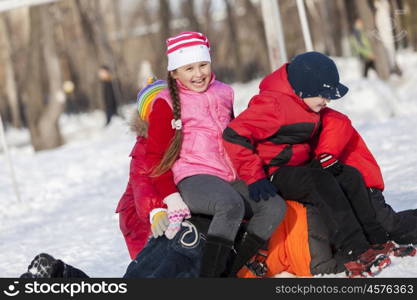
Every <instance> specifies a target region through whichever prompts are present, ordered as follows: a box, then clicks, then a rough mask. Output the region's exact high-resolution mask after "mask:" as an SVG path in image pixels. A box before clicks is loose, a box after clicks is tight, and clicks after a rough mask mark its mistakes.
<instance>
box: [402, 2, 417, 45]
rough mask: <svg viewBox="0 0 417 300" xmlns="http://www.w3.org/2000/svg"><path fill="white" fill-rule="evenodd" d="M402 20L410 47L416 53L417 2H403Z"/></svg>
mask: <svg viewBox="0 0 417 300" xmlns="http://www.w3.org/2000/svg"><path fill="white" fill-rule="evenodd" d="M404 19H405V25H406V32H407V38H408V40H409V43H410V46H411V47H412V48H413V49H414V50H415V51H417V1H416V0H405V1H404Z"/></svg>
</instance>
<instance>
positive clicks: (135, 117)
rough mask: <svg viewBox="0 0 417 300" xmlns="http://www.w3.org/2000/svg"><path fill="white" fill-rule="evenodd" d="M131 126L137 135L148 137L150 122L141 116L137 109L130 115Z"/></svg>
mask: <svg viewBox="0 0 417 300" xmlns="http://www.w3.org/2000/svg"><path fill="white" fill-rule="evenodd" d="M129 127H130V130H131V131H133V132H134V133H135V134H136V136H141V137H148V123H147V122H146V121H143V120H142V119H141V118H140V117H139V114H138V111H137V110H136V109H135V110H134V111H133V112H132V115H131V117H130V121H129Z"/></svg>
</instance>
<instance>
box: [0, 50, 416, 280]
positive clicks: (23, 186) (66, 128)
mask: <svg viewBox="0 0 417 300" xmlns="http://www.w3.org/2000/svg"><path fill="white" fill-rule="evenodd" d="M399 62H400V65H401V66H402V68H403V71H404V76H403V77H402V78H399V77H394V78H393V79H392V80H391V81H390V82H389V83H384V82H381V81H379V80H378V79H377V78H376V76H375V74H371V76H370V78H369V79H367V80H364V79H361V78H360V77H359V65H358V62H357V61H356V59H354V58H343V59H341V58H337V59H336V63H337V64H338V66H339V67H340V69H341V80H342V82H344V83H345V84H346V85H348V86H349V88H350V93H349V95H347V96H346V97H345V98H344V99H342V100H339V101H334V103H332V104H331V106H333V107H335V108H336V109H338V110H340V111H342V112H344V113H347V114H348V115H349V116H350V117H351V119H352V120H353V123H354V125H355V127H356V128H357V129H358V130H359V131H360V133H361V134H362V135H363V137H364V139H365V140H366V142H367V143H368V145H369V147H370V148H371V150H372V151H373V153H374V155H375V157H376V159H377V160H378V162H379V163H380V166H381V168H382V171H383V174H384V179H385V182H386V191H385V196H386V199H387V201H388V202H389V203H390V204H391V205H392V206H393V208H394V209H396V210H402V209H408V208H417V185H416V184H415V182H416V178H417V143H416V141H417V130H416V128H417V75H416V74H415V72H414V70H415V69H416V68H417V54H415V53H409V52H404V53H402V54H401V56H400V57H399ZM258 84H259V80H254V81H252V82H250V83H247V84H235V85H234V88H235V93H236V99H237V101H236V107H235V111H236V112H237V113H239V112H241V111H242V110H243V109H244V107H245V105H246V103H247V101H248V100H249V99H250V97H251V96H252V95H254V94H255V93H256V92H257V86H258ZM132 109H133V106H127V107H125V108H124V111H128V110H132ZM60 123H61V126H62V129H63V133H64V135H65V137H66V140H67V143H66V144H65V145H64V146H62V147H60V148H58V149H55V150H50V151H42V152H39V153H34V152H33V150H32V149H31V147H30V146H29V145H28V138H29V137H28V133H27V131H25V130H15V129H10V130H8V131H7V134H6V138H7V141H8V143H9V145H11V156H12V158H13V163H14V168H15V172H16V174H17V178H18V183H19V191H20V194H21V202H18V201H17V200H16V197H15V194H14V190H13V186H12V181H11V177H10V172H9V169H8V167H7V164H6V157H5V155H4V153H3V152H1V151H0V204H1V208H0V277H14V276H18V275H20V274H21V273H22V272H23V271H25V269H26V267H27V264H28V263H29V262H30V260H31V259H32V258H33V256H34V255H35V254H37V253H39V252H41V251H43V252H48V253H50V254H52V255H54V256H56V257H59V258H61V259H63V260H64V261H66V262H68V263H70V264H73V265H75V266H78V267H80V268H82V269H83V270H84V271H85V272H86V273H87V274H90V275H91V276H93V277H119V276H122V275H123V273H124V270H125V268H126V266H127V264H128V263H129V255H128V252H127V250H126V247H125V243H124V240H123V238H122V235H121V233H120V232H119V228H118V217H117V215H116V214H115V213H114V210H115V208H116V205H117V202H118V200H119V198H120V196H121V194H122V193H123V191H124V188H125V185H126V183H127V178H128V167H129V157H128V155H129V152H130V150H131V147H132V146H133V144H134V140H135V139H134V135H133V134H132V133H130V132H129V130H128V126H127V124H126V121H125V120H123V119H122V118H115V119H114V121H113V122H112V123H111V125H110V126H109V127H106V128H103V124H104V116H103V114H102V113H101V112H94V113H91V114H84V115H79V116H63V117H62V118H61V120H60ZM379 276H380V277H417V257H415V258H410V257H408V258H402V259H400V258H393V259H392V265H391V266H390V267H389V268H387V269H385V270H384V271H383V272H382V273H381V274H380V275H379Z"/></svg>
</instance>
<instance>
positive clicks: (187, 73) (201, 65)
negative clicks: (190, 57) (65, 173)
mask: <svg viewBox="0 0 417 300" xmlns="http://www.w3.org/2000/svg"><path fill="white" fill-rule="evenodd" d="M171 75H172V77H174V79H178V80H179V81H181V83H182V84H183V85H185V86H186V87H187V88H188V89H190V90H191V91H194V92H200V93H201V92H205V91H206V90H207V87H208V85H209V83H210V80H211V65H210V63H209V62H207V61H200V62H196V63H192V64H189V65H185V66H182V67H179V68H178V69H176V70H174V71H172V73H171Z"/></svg>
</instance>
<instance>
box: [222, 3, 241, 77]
mask: <svg viewBox="0 0 417 300" xmlns="http://www.w3.org/2000/svg"><path fill="white" fill-rule="evenodd" d="M224 3H225V5H226V12H227V26H228V29H229V41H230V42H229V45H230V46H229V47H230V48H229V49H231V51H230V52H231V55H232V57H233V60H234V64H233V65H234V71H235V74H237V76H236V77H237V79H238V80H239V81H242V80H243V79H244V75H245V74H243V61H242V56H241V53H240V42H239V35H238V31H237V28H236V22H235V16H234V13H233V10H232V4H231V0H225V1H224Z"/></svg>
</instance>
